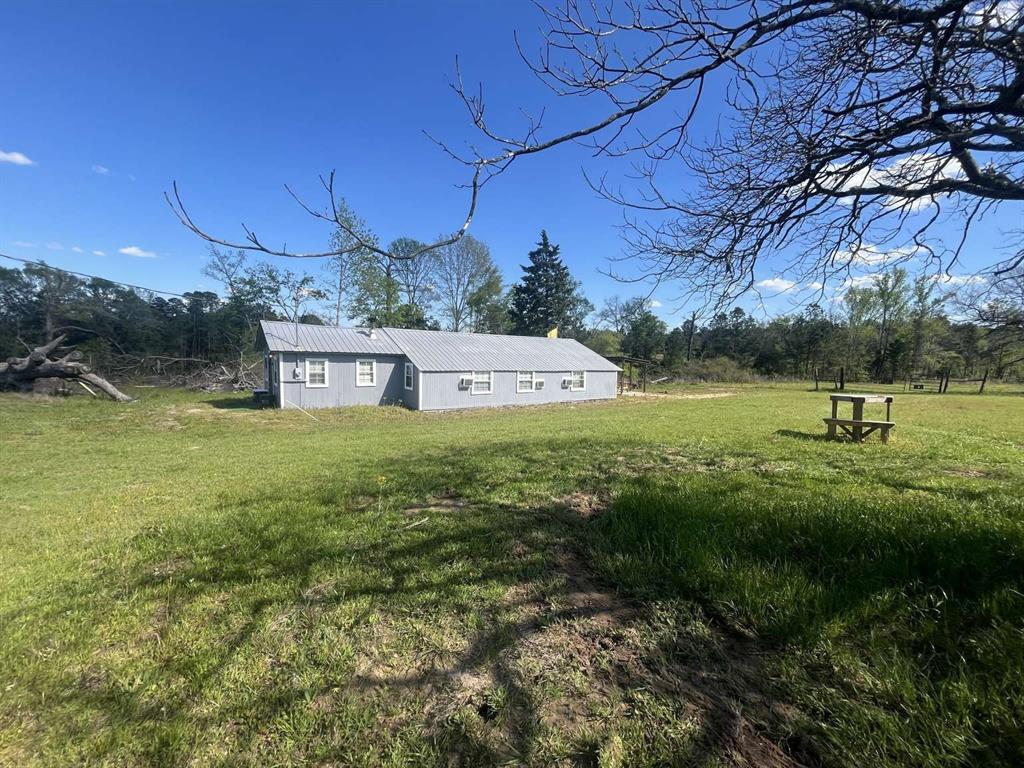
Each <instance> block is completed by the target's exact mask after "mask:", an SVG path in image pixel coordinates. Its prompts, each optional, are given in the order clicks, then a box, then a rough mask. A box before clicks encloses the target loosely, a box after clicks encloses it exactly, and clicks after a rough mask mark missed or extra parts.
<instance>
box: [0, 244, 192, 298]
mask: <svg viewBox="0 0 1024 768" xmlns="http://www.w3.org/2000/svg"><path fill="white" fill-rule="evenodd" d="M0 258H3V259H10V260H11V261H20V262H21V263H22V264H33V265H35V266H37V267H43V268H44V269H52V270H53V271H54V272H63V273H65V274H68V275H75V276H76V277H88V278H91V279H93V280H102V281H104V282H106V283H113V284H114V285H121V286H124V287H125V288H134V289H136V290H138V291H148V292H149V293H159V294H162V295H164V296H175V297H177V298H179V299H187V298H188V296H185V295H184V294H181V293H174V292H173V291H158V290H157V289H156V288H146V287H145V286H143V285H133V284H132V283H122V282H121V281H120V280H110V279H108V278H106V277H100V276H99V275H89V274H86V273H85V272H75V271H74V270H72V269H61V268H60V267H54V266H52V265H50V264H47V263H46V262H45V261H32V260H31V259H20V258H18V257H17V256H8V255H7V254H6V253H0Z"/></svg>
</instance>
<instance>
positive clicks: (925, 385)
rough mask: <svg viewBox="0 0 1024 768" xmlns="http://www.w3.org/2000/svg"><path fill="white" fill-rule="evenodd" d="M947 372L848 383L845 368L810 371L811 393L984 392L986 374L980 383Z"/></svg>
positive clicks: (986, 379) (986, 372) (977, 380)
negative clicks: (823, 389) (825, 389)
mask: <svg viewBox="0 0 1024 768" xmlns="http://www.w3.org/2000/svg"><path fill="white" fill-rule="evenodd" d="M949 374H950V372H949V370H946V371H943V372H941V373H938V374H935V373H914V374H911V375H910V376H908V377H907V378H906V379H905V380H903V381H890V382H884V381H882V382H879V381H862V382H852V381H848V380H847V378H846V367H845V366H840V367H839V368H838V369H835V370H833V371H827V370H822V369H818V368H815V369H814V389H815V391H818V390H819V389H820V388H821V385H822V384H825V385H829V384H831V388H832V389H833V390H834V391H836V392H844V391H846V390H849V389H870V390H871V391H872V392H877V393H879V394H893V393H896V392H907V393H913V392H932V393H934V394H939V395H941V394H944V393H946V392H948V391H949V385H950V384H955V385H956V386H957V389H955V390H954V392H957V391H959V392H969V391H976V392H977V394H979V395H981V394H984V392H985V383H986V382H987V381H988V370H987V369H986V370H985V374H984V376H982V377H981V378H980V379H953V378H950V375H949Z"/></svg>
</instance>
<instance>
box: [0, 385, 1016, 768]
mask: <svg viewBox="0 0 1024 768" xmlns="http://www.w3.org/2000/svg"><path fill="white" fill-rule="evenodd" d="M672 391H673V392H675V393H680V392H685V393H691V394H708V393H713V392H719V391H729V392H733V393H735V394H734V395H733V396H730V397H725V398H721V399H700V400H697V399H675V398H657V399H656V398H650V399H647V400H640V399H627V398H623V399H620V400H619V401H617V402H615V403H608V404H593V405H586V406H577V407H570V406H557V407H548V408H537V409H525V410H511V409H506V410H494V411H480V412H466V413H451V414H417V413H412V412H408V411H404V410H400V409H397V408H382V409H373V408H367V409H362V408H355V409H345V410H337V411H329V412H328V411H325V412H317V413H316V418H317V419H318V420H317V421H314V420H313V419H311V418H309V417H307V416H305V415H303V414H301V413H298V412H280V411H273V410H265V411H259V410H251V409H249V408H247V407H245V403H244V401H243V400H242V399H240V398H237V397H234V396H225V395H210V396H194V395H189V394H185V393H176V392H162V391H158V390H140V391H139V393H140V394H141V395H142V397H143V399H142V400H141V401H140V402H137V403H133V404H130V405H128V406H120V405H116V404H112V403H102V402H94V401H90V400H87V399H85V398H72V399H70V400H63V401H60V400H57V401H51V400H34V399H24V398H20V397H15V396H2V397H0V425H2V426H0V459H2V461H0V493H2V498H3V507H4V511H5V514H4V515H3V516H2V517H0V765H7V764H10V765H18V766H21V765H41V766H42V765H45V766H53V765H118V766H122V765H139V766H142V765H147V766H148V765H303V764H320V765H339V766H340V765H346V766H347V765H366V766H373V765H393V766H399V765H409V766H419V765H467V766H469V765H492V764H529V765H582V766H586V765H601V766H616V765H630V766H632V765H676V764H678V765H691V764H693V765H697V764H699V765H732V764H743V763H744V761H746V762H747V763H748V764H750V763H776V764H781V763H784V761H785V760H786V759H789V758H790V757H791V758H794V759H796V760H798V761H801V762H804V763H812V764H813V763H821V764H824V765H849V766H862V765H865V764H871V765H873V766H954V765H967V764H971V765H1014V764H1020V763H1021V761H1022V760H1024V731H1022V723H1024V594H1022V593H1024V398H1022V397H1018V396H1011V395H1006V396H992V397H978V396H975V395H953V394H950V395H946V396H936V395H911V396H904V397H897V401H896V405H895V407H894V418H895V420H896V422H897V424H898V426H897V428H896V430H894V432H893V442H892V443H891V444H890V445H888V446H882V445H880V444H879V443H877V442H870V443H867V444H864V445H853V444H849V443H840V442H830V441H826V440H823V439H821V437H822V434H823V431H824V426H823V424H822V423H821V417H822V416H823V415H826V414H827V410H828V402H827V398H826V397H825V395H824V394H822V393H813V392H807V391H805V390H804V389H803V388H801V387H799V386H789V387H785V386H778V387H721V386H720V387H716V388H702V387H685V388H675V389H673V390H672ZM605 506H607V509H605ZM595 512H597V513H598V514H592V513H595Z"/></svg>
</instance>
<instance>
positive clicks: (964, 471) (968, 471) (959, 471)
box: [944, 467, 994, 479]
mask: <svg viewBox="0 0 1024 768" xmlns="http://www.w3.org/2000/svg"><path fill="white" fill-rule="evenodd" d="M944 474H947V475H953V476H954V477H966V478H971V479H978V478H983V477H992V476H993V474H994V473H993V472H990V471H988V470H985V469H979V468H978V467H951V468H949V469H947V470H944Z"/></svg>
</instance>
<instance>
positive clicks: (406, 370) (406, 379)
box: [402, 363, 416, 392]
mask: <svg viewBox="0 0 1024 768" xmlns="http://www.w3.org/2000/svg"><path fill="white" fill-rule="evenodd" d="M415 383H416V366H414V365H413V364H412V363H406V364H405V366H404V367H403V368H402V385H403V386H404V387H405V388H406V389H407V390H409V391H410V392H412V390H413V386H414V385H415Z"/></svg>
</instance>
